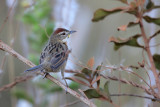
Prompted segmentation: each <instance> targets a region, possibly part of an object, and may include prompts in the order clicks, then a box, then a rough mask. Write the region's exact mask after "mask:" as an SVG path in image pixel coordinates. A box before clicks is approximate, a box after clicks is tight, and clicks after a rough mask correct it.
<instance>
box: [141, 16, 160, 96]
mask: <svg viewBox="0 0 160 107" xmlns="http://www.w3.org/2000/svg"><path fill="white" fill-rule="evenodd" d="M139 19H140V21H139V26H140V30H141V33H142V38H143V41H144V44H145V47H146V48H145V49H146V52H147V55H148V58H149V62H150V64H151V67H150V69H151V71H152V73H153V75H154V78H155V82H156V85H157V88H158V94H155V95H156V96H157V97H158V98H160V80H159V77H158V73H157V72H156V67H155V64H154V61H153V57H152V54H151V50H150V47H149V39H148V38H147V36H146V33H145V31H144V26H143V22H142V19H143V16H142V13H139ZM153 92H154V90H153ZM154 93H155V92H154Z"/></svg>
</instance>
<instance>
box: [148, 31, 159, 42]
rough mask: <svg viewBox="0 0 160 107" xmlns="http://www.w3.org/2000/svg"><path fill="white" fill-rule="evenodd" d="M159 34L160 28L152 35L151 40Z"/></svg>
mask: <svg viewBox="0 0 160 107" xmlns="http://www.w3.org/2000/svg"><path fill="white" fill-rule="evenodd" d="M158 34H160V30H158V31H157V32H156V33H155V34H153V35H152V36H150V37H149V41H150V40H151V39H152V38H154V37H155V36H157V35H158Z"/></svg>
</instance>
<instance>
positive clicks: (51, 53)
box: [24, 28, 76, 87]
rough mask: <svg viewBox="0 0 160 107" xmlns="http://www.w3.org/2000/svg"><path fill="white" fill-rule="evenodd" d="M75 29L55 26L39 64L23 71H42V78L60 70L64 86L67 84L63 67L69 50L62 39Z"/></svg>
mask: <svg viewBox="0 0 160 107" xmlns="http://www.w3.org/2000/svg"><path fill="white" fill-rule="evenodd" d="M75 32H76V31H75V30H67V29H65V28H57V29H56V30H55V31H54V32H53V33H52V34H51V36H50V38H49V40H48V43H47V45H46V46H45V47H44V49H43V51H42V52H41V55H40V60H39V65H37V66H35V67H32V68H29V69H27V70H26V71H24V72H37V71H41V72H43V73H44V78H45V77H46V75H47V74H48V73H49V72H53V73H56V72H59V71H61V75H62V78H63V79H64V81H65V84H66V86H67V87H68V84H67V82H66V80H65V78H64V69H65V66H66V62H67V59H68V55H69V53H70V52H71V50H69V49H68V46H67V43H66V42H64V41H63V40H64V39H66V38H67V37H68V38H69V37H70V34H72V33H75Z"/></svg>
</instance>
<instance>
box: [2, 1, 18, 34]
mask: <svg viewBox="0 0 160 107" xmlns="http://www.w3.org/2000/svg"><path fill="white" fill-rule="evenodd" d="M15 3H16V0H14V2H13V3H12V6H11V7H10V8H9V12H8V14H7V16H6V18H5V19H4V21H3V23H2V25H1V26H0V33H1V31H2V29H3V28H4V25H5V23H6V22H7V21H8V18H9V16H10V14H11V12H12V10H13V7H14V5H15Z"/></svg>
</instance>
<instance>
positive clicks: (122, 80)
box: [100, 74, 152, 95]
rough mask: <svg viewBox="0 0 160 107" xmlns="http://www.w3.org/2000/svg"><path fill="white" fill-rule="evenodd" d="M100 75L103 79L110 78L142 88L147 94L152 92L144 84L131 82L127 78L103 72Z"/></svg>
mask: <svg viewBox="0 0 160 107" xmlns="http://www.w3.org/2000/svg"><path fill="white" fill-rule="evenodd" d="M100 75H101V76H102V77H103V78H105V79H110V80H114V81H119V82H121V83H125V84H129V85H132V86H134V87H137V88H141V89H143V90H144V91H145V92H146V93H147V94H149V95H152V93H151V92H150V91H149V89H148V88H146V87H145V86H142V85H139V84H136V83H134V82H132V81H128V80H124V79H119V78H117V77H115V76H113V77H111V76H104V75H103V74H100Z"/></svg>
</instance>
